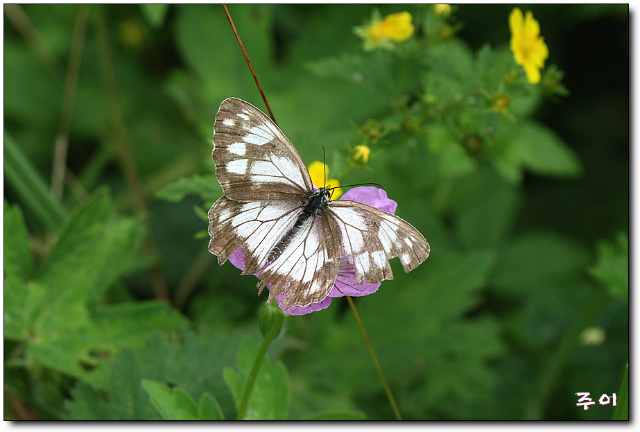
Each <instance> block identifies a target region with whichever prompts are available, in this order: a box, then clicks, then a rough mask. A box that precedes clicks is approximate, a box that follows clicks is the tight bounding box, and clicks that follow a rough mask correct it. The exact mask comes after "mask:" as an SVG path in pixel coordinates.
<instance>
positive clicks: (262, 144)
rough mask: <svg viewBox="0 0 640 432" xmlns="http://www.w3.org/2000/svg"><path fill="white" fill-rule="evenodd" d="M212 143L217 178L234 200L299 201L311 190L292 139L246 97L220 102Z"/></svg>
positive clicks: (305, 171)
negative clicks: (246, 99)
mask: <svg viewBox="0 0 640 432" xmlns="http://www.w3.org/2000/svg"><path fill="white" fill-rule="evenodd" d="M213 144H214V149H213V154H212V157H213V162H214V163H215V165H216V177H217V178H218V181H219V182H220V185H221V186H222V190H223V191H224V194H225V195H226V196H227V197H228V198H230V199H232V200H236V201H254V200H257V201H269V200H300V199H301V197H302V196H303V195H304V194H306V193H308V192H309V191H311V190H313V184H312V183H311V178H310V177H309V172H308V171H307V168H306V167H305V165H304V163H303V162H302V159H301V158H300V155H299V154H298V152H297V151H296V149H295V148H294V147H293V145H292V144H291V142H290V141H289V140H288V139H287V137H286V136H284V134H283V133H282V132H281V131H280V129H279V128H278V126H277V125H276V124H275V123H274V122H273V121H272V120H271V119H270V118H269V117H267V116H266V115H265V114H264V113H263V112H262V111H260V110H259V109H258V108H256V107H254V106H253V105H251V104H250V103H248V102H245V101H243V100H241V99H237V98H228V99H225V100H224V101H222V103H221V104H220V109H219V110H218V113H217V114H216V120H215V123H214V126H213Z"/></svg>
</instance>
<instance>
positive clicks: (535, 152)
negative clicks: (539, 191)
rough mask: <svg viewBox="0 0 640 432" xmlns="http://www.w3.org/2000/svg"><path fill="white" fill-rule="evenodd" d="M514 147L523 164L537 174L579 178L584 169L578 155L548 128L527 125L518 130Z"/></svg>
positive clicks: (522, 125) (531, 124)
mask: <svg viewBox="0 0 640 432" xmlns="http://www.w3.org/2000/svg"><path fill="white" fill-rule="evenodd" d="M517 130H518V132H519V133H518V134H517V135H516V136H515V137H514V140H513V145H514V146H516V147H517V148H518V155H519V158H520V160H521V161H522V164H523V165H524V166H525V167H526V168H528V169H529V170H531V171H532V172H534V173H536V174H542V175H550V176H558V177H577V176H578V175H580V174H582V167H581V166H580V161H579V160H578V158H577V157H576V155H575V154H574V153H573V151H571V150H570V149H569V147H568V146H567V145H566V144H565V143H563V142H562V140H561V139H560V138H559V137H558V136H557V135H556V134H555V133H553V132H552V131H551V130H549V129H547V128H546V127H544V126H542V125H539V124H533V123H525V124H521V125H520V126H519V127H518V128H517Z"/></svg>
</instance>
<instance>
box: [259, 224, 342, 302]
mask: <svg viewBox="0 0 640 432" xmlns="http://www.w3.org/2000/svg"><path fill="white" fill-rule="evenodd" d="M339 234H340V233H339V232H338V228H337V227H336V226H335V222H334V221H333V220H331V219H329V218H328V217H326V215H320V216H315V217H312V218H309V219H308V220H307V222H306V223H305V225H304V226H303V227H302V228H301V229H300V230H299V231H298V232H297V233H296V235H295V236H294V237H293V238H292V240H291V242H290V243H289V244H288V245H287V247H286V249H285V250H284V252H283V253H282V254H281V255H280V256H279V257H278V258H277V259H276V260H275V261H274V262H273V263H271V264H270V265H269V266H268V267H267V268H266V269H264V271H263V272H262V273H261V274H260V276H259V278H260V282H259V283H258V288H259V289H260V291H262V288H263V287H264V286H266V285H270V286H271V292H270V293H269V300H271V299H272V298H275V297H276V296H279V295H281V294H285V293H286V296H285V298H284V299H283V300H282V301H281V302H280V305H281V306H282V307H283V308H285V309H286V308H289V307H290V306H294V305H298V306H306V305H308V304H311V303H317V302H320V301H322V300H324V298H325V297H326V296H327V294H329V291H331V289H332V288H333V284H334V282H335V280H336V276H337V274H338V268H339V266H340V257H339V241H338V240H339Z"/></svg>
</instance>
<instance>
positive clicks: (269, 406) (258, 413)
mask: <svg viewBox="0 0 640 432" xmlns="http://www.w3.org/2000/svg"><path fill="white" fill-rule="evenodd" d="M258 350H259V346H258V344H257V343H255V342H254V341H252V340H250V339H247V338H244V339H243V340H242V342H241V344H240V349H239V350H238V363H237V366H238V371H235V370H233V369H230V368H225V370H224V377H225V381H226V382H227V385H228V386H229V389H230V390H231V393H232V394H233V396H234V401H235V402H236V407H238V405H239V404H240V400H241V399H242V397H243V395H244V390H245V388H244V387H245V385H246V382H247V379H248V377H249V374H250V372H251V370H252V368H253V363H254V361H255V358H256V356H257V354H258ZM288 404H289V377H288V374H287V369H286V368H285V366H284V364H283V363H282V362H280V361H276V362H272V361H271V360H270V359H269V357H268V356H267V355H265V356H264V359H263V361H262V365H261V366H260V370H259V371H258V376H257V377H256V379H255V383H254V386H253V391H252V393H251V397H250V399H249V404H248V405H247V413H246V417H245V419H252V420H285V419H286V417H287V411H288V408H289V405H288Z"/></svg>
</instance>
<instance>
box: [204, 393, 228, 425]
mask: <svg viewBox="0 0 640 432" xmlns="http://www.w3.org/2000/svg"><path fill="white" fill-rule="evenodd" d="M198 418H199V419H200V420H224V414H223V413H222V408H220V404H218V401H217V400H216V399H215V398H214V397H213V396H211V395H210V394H209V393H205V394H203V395H202V397H201V398H200V403H199V404H198Z"/></svg>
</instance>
